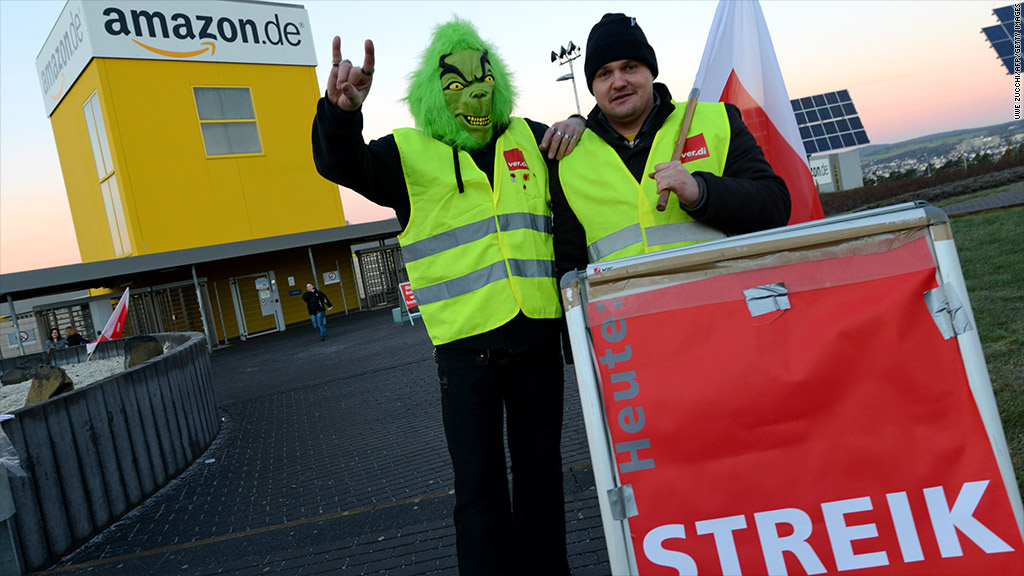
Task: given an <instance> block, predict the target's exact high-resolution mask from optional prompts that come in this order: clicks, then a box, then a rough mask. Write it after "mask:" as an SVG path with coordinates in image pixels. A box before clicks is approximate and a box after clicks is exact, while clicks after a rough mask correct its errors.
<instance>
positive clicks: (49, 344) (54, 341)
mask: <svg viewBox="0 0 1024 576" xmlns="http://www.w3.org/2000/svg"><path fill="white" fill-rule="evenodd" d="M67 347H68V341H67V340H65V339H63V338H61V337H60V328H54V329H52V330H50V337H49V338H47V339H46V344H45V345H44V346H43V351H44V352H46V353H47V354H49V353H50V351H51V350H54V349H57V350H63V349H65V348H67Z"/></svg>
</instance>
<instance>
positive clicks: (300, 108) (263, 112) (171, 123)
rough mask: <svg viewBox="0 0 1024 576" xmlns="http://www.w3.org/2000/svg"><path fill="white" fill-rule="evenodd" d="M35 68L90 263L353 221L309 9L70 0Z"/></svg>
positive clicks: (176, 0) (178, 0)
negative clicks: (326, 150) (325, 120)
mask: <svg viewBox="0 0 1024 576" xmlns="http://www.w3.org/2000/svg"><path fill="white" fill-rule="evenodd" d="M36 66H37V70H38V74H39V80H40V87H41V89H42V92H43V100H44V102H45V103H46V108H47V113H48V114H49V116H50V120H51V124H52V126H53V132H54V136H55V139H56V144H57V151H58V155H59V157H60V163H61V170H62V172H63V176H64V184H65V187H66V189H67V195H68V201H69V203H70V205H71V214H72V218H73V220H74V225H75V232H76V235H77V240H78V245H79V250H80V252H81V256H82V261H83V262H95V261H101V260H109V259H112V258H120V257H125V256H141V255H146V254H154V253H159V252H168V251H174V250H181V249H187V248H195V247H201V246H211V245H217V244H225V243H229V242H237V241H244V240H252V239H257V238H267V237H273V236H281V235H286V234H293V233H299V232H306V231H310V230H320V229H325V228H332V227H337V226H343V225H344V224H345V216H344V211H343V209H342V205H341V197H340V195H339V192H338V188H337V186H335V185H334V184H331V183H330V182H327V181H326V180H324V179H323V178H321V177H320V176H319V175H318V174H317V172H316V170H315V168H314V166H313V161H312V158H311V155H310V151H309V150H310V144H309V128H310V125H311V123H312V118H313V115H314V113H315V103H316V101H317V99H318V98H319V96H320V90H319V87H318V85H317V79H316V75H315V70H316V68H315V67H316V55H315V50H314V46H313V41H312V34H311V31H310V25H309V19H308V15H307V13H306V10H305V9H304V8H303V7H302V6H298V5H287V4H274V3H266V2H242V1H194V0H163V1H155V2H154V1H146V2H131V1H124V0H89V1H80V0H71V1H69V2H68V3H67V5H66V6H65V8H64V11H63V12H62V14H61V16H60V18H59V19H58V21H57V23H56V25H55V26H54V29H53V32H52V33H51V34H50V37H49V39H48V40H47V42H46V44H45V45H44V47H43V49H42V51H41V52H40V54H39V56H38V58H37V62H36Z"/></svg>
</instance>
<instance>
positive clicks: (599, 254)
mask: <svg viewBox="0 0 1024 576" xmlns="http://www.w3.org/2000/svg"><path fill="white" fill-rule="evenodd" d="M673 104H675V108H676V109H675V111H674V112H672V114H671V115H670V116H669V117H668V119H667V120H666V121H665V123H664V124H663V125H662V127H661V129H660V130H658V133H657V134H656V135H655V137H654V143H653V144H652V146H651V153H650V155H649V156H648V157H647V165H646V166H645V167H644V175H643V178H642V179H641V180H642V182H641V183H637V181H636V178H634V177H633V175H632V174H630V172H629V169H628V168H627V167H626V165H625V164H624V163H623V162H622V160H621V159H620V158H619V155H618V154H617V153H616V152H615V150H614V149H613V148H612V147H611V146H609V145H608V143H607V142H605V141H604V140H603V139H602V138H601V137H600V136H598V135H596V134H594V132H593V131H592V130H587V131H586V132H584V133H583V137H582V138H580V143H579V145H578V146H577V147H576V149H575V150H574V151H573V153H572V154H570V155H569V156H566V157H565V158H564V159H562V161H561V163H560V164H559V165H558V177H559V180H560V181H561V183H562V189H563V190H564V191H565V197H566V199H567V200H568V201H569V206H570V207H571V208H572V210H573V212H575V214H576V217H577V218H578V219H579V221H580V224H582V225H583V228H584V229H585V230H586V233H587V252H588V254H589V256H590V261H591V262H599V261H603V260H612V259H614V258H622V257H625V256H635V255H638V254H644V253H646V252H656V251H658V250H665V249H666V248H675V247H677V246H686V245H687V244H694V243H696V242H703V241H705V240H711V239H714V238H723V237H725V234H723V233H722V232H721V231H719V230H716V229H714V228H712V227H710V226H707V225H705V224H701V223H700V222H697V221H695V220H694V219H693V218H691V217H690V215H689V214H687V213H686V211H685V210H683V209H682V208H680V207H679V202H678V201H677V199H676V197H675V195H673V196H672V197H671V199H670V201H669V203H668V207H667V208H666V209H665V211H664V212H658V210H657V204H658V183H657V181H655V180H654V179H653V178H649V177H648V176H647V175H648V174H651V173H652V172H654V167H655V166H657V165H658V164H661V163H663V162H668V161H669V160H670V158H671V157H672V152H673V149H674V148H675V143H676V139H677V136H678V135H679V129H680V128H681V127H682V125H683V115H684V114H685V113H686V103H677V102H673ZM729 137H730V128H729V117H728V115H727V113H726V111H725V105H724V104H721V103H713V102H701V103H699V104H698V105H697V107H696V109H695V111H694V116H693V122H692V123H691V124H690V129H689V131H688V133H687V142H688V143H687V146H686V149H685V150H684V152H683V157H682V161H683V165H684V166H685V167H686V169H687V170H689V171H690V172H710V173H712V174H714V175H716V176H721V175H722V172H723V171H724V170H725V158H726V156H727V155H728V153H729Z"/></svg>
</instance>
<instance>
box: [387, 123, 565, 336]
mask: <svg viewBox="0 0 1024 576" xmlns="http://www.w3.org/2000/svg"><path fill="white" fill-rule="evenodd" d="M395 142H396V143H397V144H398V149H399V153H400V155H401V158H402V171H403V173H404V176H405V181H406V186H407V187H408V189H409V200H410V208H411V214H410V218H409V223H408V225H407V226H406V228H405V230H403V231H402V233H401V234H400V235H399V242H400V244H401V246H402V255H403V258H404V260H405V264H406V270H407V271H408V273H409V282H410V283H411V284H412V288H413V293H414V294H415V296H416V300H417V303H418V304H419V307H420V312H421V314H422V317H423V323H424V324H425V325H426V326H427V332H428V334H429V335H430V338H431V340H433V342H434V344H444V343H446V342H451V341H453V340H458V339H460V338H466V337H468V336H472V335H474V334H480V333H483V332H486V331H488V330H492V329H494V328H497V327H498V326H501V325H502V324H504V323H505V322H507V321H509V320H511V319H512V318H513V317H515V316H516V315H517V314H518V313H519V312H520V311H522V312H523V313H524V314H526V315H527V316H529V317H531V318H557V317H558V316H560V315H561V304H560V300H559V296H558V290H557V286H556V283H555V267H554V249H553V247H552V242H551V230H552V222H551V213H550V195H549V192H548V177H547V165H546V164H545V161H544V157H543V155H542V154H541V152H540V150H538V149H537V144H536V140H535V138H534V136H533V133H532V131H531V130H530V128H529V126H528V125H527V124H526V122H525V121H524V120H522V119H518V118H516V119H513V120H512V122H511V123H510V125H509V127H508V129H507V130H506V132H505V133H504V134H503V135H502V136H501V137H499V138H498V140H497V143H496V150H497V153H496V154H495V158H494V187H493V190H492V189H491V185H490V183H489V182H488V179H487V176H486V174H484V173H483V172H482V171H481V170H480V169H479V168H477V166H476V164H475V163H474V162H473V159H472V158H471V157H470V156H469V154H468V153H466V152H464V151H460V152H459V154H460V162H459V164H460V170H461V178H462V181H463V188H464V192H462V193H460V192H459V190H458V187H457V180H456V174H455V169H454V168H455V166H454V162H453V160H452V149H451V148H450V147H449V146H447V145H445V144H442V143H440V142H438V141H436V140H433V139H431V138H429V137H427V136H425V135H424V134H423V133H421V132H419V131H417V130H413V129H399V130H396V131H395Z"/></svg>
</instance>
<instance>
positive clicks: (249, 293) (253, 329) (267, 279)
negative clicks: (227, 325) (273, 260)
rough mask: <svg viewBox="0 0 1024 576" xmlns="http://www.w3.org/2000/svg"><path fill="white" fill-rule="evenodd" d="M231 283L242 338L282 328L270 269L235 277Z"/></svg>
mask: <svg viewBox="0 0 1024 576" xmlns="http://www.w3.org/2000/svg"><path fill="white" fill-rule="evenodd" d="M230 283H231V300H232V301H233V303H234V305H235V317H236V318H238V334H239V335H240V336H241V338H242V340H245V339H246V338H250V337H253V336H261V335H263V334H270V333H271V332H279V331H283V330H284V313H283V312H282V311H281V298H280V297H279V296H278V293H277V279H276V278H275V277H274V272H273V271H270V272H262V273H259V274H250V275H248V276H236V277H234V278H231V279H230Z"/></svg>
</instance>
